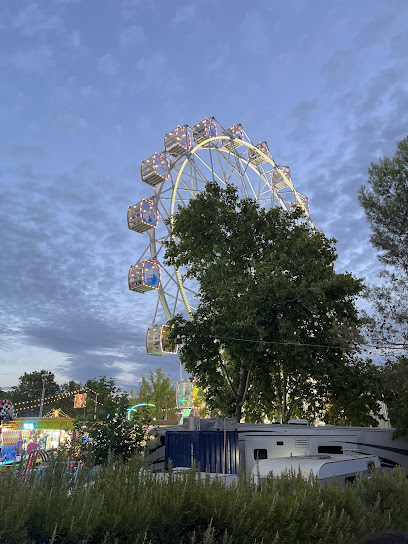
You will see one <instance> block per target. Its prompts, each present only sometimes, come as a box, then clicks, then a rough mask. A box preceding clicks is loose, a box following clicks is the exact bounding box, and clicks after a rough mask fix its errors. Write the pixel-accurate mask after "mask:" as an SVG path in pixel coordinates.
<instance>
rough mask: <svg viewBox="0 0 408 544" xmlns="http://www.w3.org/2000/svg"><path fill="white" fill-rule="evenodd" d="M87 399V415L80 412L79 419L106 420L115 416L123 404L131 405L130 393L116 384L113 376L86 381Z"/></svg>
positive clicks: (81, 420) (84, 420) (85, 420)
mask: <svg viewBox="0 0 408 544" xmlns="http://www.w3.org/2000/svg"><path fill="white" fill-rule="evenodd" d="M84 387H85V388H86V392H87V399H86V409H85V415H83V414H78V417H77V419H78V421H80V422H83V423H85V424H86V423H91V422H93V421H94V420H96V421H106V420H107V419H108V418H109V417H113V416H114V415H115V414H116V413H117V412H118V410H119V408H121V407H122V406H126V408H128V407H129V395H128V393H126V392H124V391H122V390H121V389H120V388H119V387H117V386H116V383H115V380H114V379H113V378H107V377H106V376H101V377H100V378H99V380H98V379H96V378H92V379H90V380H88V381H87V382H86V383H85V386H84Z"/></svg>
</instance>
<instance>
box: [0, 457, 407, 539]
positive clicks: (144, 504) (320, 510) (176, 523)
mask: <svg viewBox="0 0 408 544" xmlns="http://www.w3.org/2000/svg"><path fill="white" fill-rule="evenodd" d="M141 468H142V463H141V461H140V460H138V459H137V458H133V459H131V460H130V462H128V463H122V462H120V461H118V460H117V459H116V460H113V459H110V460H109V462H108V463H107V464H106V465H104V466H103V467H100V469H99V471H96V470H95V468H94V467H92V466H85V467H84V469H83V470H82V471H81V472H80V473H79V476H78V479H77V481H76V482H75V483H72V482H71V483H69V482H68V478H67V476H66V475H65V473H64V460H63V458H62V456H60V458H59V459H57V460H55V461H53V462H52V463H51V465H50V466H49V467H48V469H47V470H46V472H45V474H44V475H43V477H42V478H39V477H38V476H37V475H33V476H32V478H31V481H29V482H27V483H23V480H22V474H21V469H20V471H18V470H5V469H2V470H0V511H1V524H0V542H1V543H7V544H33V543H36V544H39V543H44V544H45V543H47V544H48V543H55V544H57V543H61V544H71V543H72V544H73V543H85V542H86V543H89V544H93V543H98V544H99V543H101V542H106V543H118V544H127V543H132V544H136V543H139V544H142V543H144V544H148V543H151V544H159V543H160V544H165V543H169V544H170V543H171V544H178V543H185V544H193V543H194V544H201V543H202V544H204V543H205V544H215V543H224V544H235V543H236V544H238V543H239V544H252V543H253V544H255V543H257V544H261V543H262V542H263V543H264V544H267V543H268V544H269V543H272V542H273V543H275V544H291V543H294V544H295V543H301V544H308V543H310V544H312V543H313V544H319V543H327V542H330V543H331V544H344V543H345V542H347V543H348V544H353V543H357V542H358V540H359V539H360V538H361V537H363V536H365V535H366V534H368V533H370V532H371V531H374V530H383V529H388V528H393V529H397V528H398V529H401V530H408V516H407V515H406V513H407V504H408V482H407V480H406V478H405V476H404V475H403V474H402V473H401V472H400V471H398V470H395V471H393V472H392V473H388V474H385V475H383V476H381V477H380V476H378V475H376V474H374V475H373V478H372V479H364V480H361V481H356V482H355V483H353V484H351V485H349V486H348V487H347V488H346V489H345V490H344V491H341V490H340V488H339V487H338V486H337V485H333V486H331V487H329V488H322V487H321V486H320V485H319V484H318V483H317V482H316V481H315V480H314V479H310V480H309V481H305V480H303V478H302V476H300V475H299V474H292V475H284V476H282V477H281V478H279V479H278V480H276V481H273V480H271V479H270V480H266V481H265V482H264V483H262V484H261V485H260V486H259V487H256V486H255V485H254V484H252V483H250V482H248V481H245V480H243V481H240V482H239V483H238V486H237V487H235V486H232V487H230V488H227V487H225V486H224V485H223V484H222V483H220V482H214V483H210V482H209V481H208V480H206V478H205V477H204V478H202V479H201V480H198V479H197V477H196V475H195V474H194V473H190V474H185V475H181V476H177V477H176V476H174V474H170V476H169V478H168V481H166V480H163V479H161V478H160V476H156V475H154V474H151V473H145V472H144V471H143V470H140V469H141ZM27 484H28V485H27Z"/></svg>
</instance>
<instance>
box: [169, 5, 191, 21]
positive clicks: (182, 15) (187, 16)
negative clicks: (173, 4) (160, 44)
mask: <svg viewBox="0 0 408 544" xmlns="http://www.w3.org/2000/svg"><path fill="white" fill-rule="evenodd" d="M194 15H195V6H194V5H193V4H192V3H190V4H185V5H183V6H181V7H178V8H177V9H176V13H175V15H174V17H173V18H172V19H171V23H172V24H175V25H179V24H182V23H187V22H188V21H190V20H191V19H192V18H193V17H194Z"/></svg>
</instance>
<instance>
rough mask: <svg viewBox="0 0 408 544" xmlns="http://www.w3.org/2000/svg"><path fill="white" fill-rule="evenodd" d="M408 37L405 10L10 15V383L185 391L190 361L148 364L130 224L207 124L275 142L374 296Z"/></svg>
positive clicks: (5, 269)
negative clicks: (166, 146)
mask: <svg viewBox="0 0 408 544" xmlns="http://www.w3.org/2000/svg"><path fill="white" fill-rule="evenodd" d="M407 28H408V3H407V1H406V0H387V1H386V2H384V1H383V0H359V1H358V2H356V1H355V0H341V1H340V0H337V1H336V0H334V1H332V2H329V1H327V0H289V1H287V2H282V1H277V0H252V1H251V2H244V1H243V0H224V1H222V2H220V1H215V0H206V1H205V2H197V1H193V0H191V1H188V0H42V1H39V0H38V1H37V2H31V1H26V0H9V1H7V0H6V1H3V2H1V3H0V249H1V257H0V388H1V387H11V386H13V385H17V383H18V377H19V376H20V375H21V374H23V373H24V372H32V371H34V370H40V369H43V368H45V369H47V370H50V371H52V372H54V373H55V375H56V379H57V381H58V382H60V383H62V382H64V381H67V380H68V379H75V380H78V381H82V382H84V381H86V380H87V379H88V378H93V377H98V376H101V375H106V376H109V377H110V376H111V377H114V378H115V379H116V380H117V382H118V384H119V385H120V386H121V387H123V388H125V389H135V388H136V387H137V383H138V380H139V379H140V377H141V376H142V375H146V373H147V371H148V369H149V368H151V369H155V368H157V367H159V366H161V367H162V368H163V369H164V370H165V371H166V372H168V373H170V374H171V375H172V376H174V377H175V378H177V376H178V373H179V367H178V359H177V356H170V355H169V356H164V357H149V356H148V355H147V354H146V351H145V334H146V329H147V327H149V326H150V323H151V319H152V312H153V309H152V304H153V303H152V301H153V299H152V297H150V295H152V296H154V295H153V294H151V293H149V294H146V295H140V294H138V293H133V292H130V291H129V290H128V285H127V274H128V269H129V266H130V265H131V264H134V263H135V262H136V261H137V260H138V258H139V256H140V253H141V251H142V250H143V249H144V246H145V245H146V239H145V235H140V234H137V233H134V232H131V231H130V230H128V229H127V224H126V213H127V208H128V206H130V205H132V204H135V203H136V202H138V201H139V200H141V199H142V198H144V197H147V196H150V195H151V192H152V191H151V188H149V187H148V186H147V185H146V184H145V183H143V182H142V181H141V179H140V164H141V162H142V161H143V160H144V159H146V158H147V157H150V156H151V155H152V154H153V153H154V152H156V151H162V149H163V137H164V135H165V134H166V133H168V132H169V131H171V130H172V129H173V128H175V127H176V126H177V125H184V124H188V125H190V126H193V125H195V124H196V123H198V122H200V121H201V120H202V119H204V118H205V117H211V116H214V117H215V118H216V119H217V120H218V121H219V122H220V123H221V125H223V126H230V125H232V124H234V123H241V124H242V125H243V127H244V129H245V130H246V132H247V133H248V135H249V136H250V138H251V140H252V141H254V142H259V141H263V140H267V141H268V144H269V148H270V149H271V152H272V154H273V156H274V158H275V160H276V161H277V163H278V164H287V165H289V166H290V168H291V173H292V178H293V182H294V185H295V187H296V189H297V190H298V191H300V192H301V193H303V194H305V195H307V196H308V198H309V204H310V213H311V217H312V219H313V221H314V222H315V223H316V224H317V225H318V226H319V227H320V228H321V229H322V230H323V232H324V233H325V234H326V235H327V236H328V237H334V238H335V239H336V240H337V241H338V243H337V251H338V261H337V264H336V270H337V271H338V272H344V271H349V272H352V273H353V274H354V275H356V276H357V277H364V278H366V283H375V282H376V281H377V274H378V272H379V270H380V265H379V263H378V261H377V258H376V254H375V251H374V250H373V248H372V247H371V245H370V243H369V236H370V231H369V227H368V225H367V223H366V220H365V216H364V212H363V210H362V209H361V207H360V206H359V203H358V199H357V191H358V188H359V187H360V186H361V185H362V184H364V183H366V181H367V169H368V168H369V166H370V163H371V162H376V161H378V159H379V158H380V157H382V156H386V155H387V156H390V155H393V154H394V152H395V149H396V142H397V141H399V140H401V139H402V138H404V137H405V136H406V135H407V132H408V129H407V127H408V93H407V91H408V63H407V62H406V56H407V51H408V32H407ZM149 297H150V298H149Z"/></svg>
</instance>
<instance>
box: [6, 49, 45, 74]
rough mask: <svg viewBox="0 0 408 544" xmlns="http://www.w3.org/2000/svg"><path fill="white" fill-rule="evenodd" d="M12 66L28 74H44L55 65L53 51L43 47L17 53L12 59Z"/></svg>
mask: <svg viewBox="0 0 408 544" xmlns="http://www.w3.org/2000/svg"><path fill="white" fill-rule="evenodd" d="M10 63H11V64H12V66H14V67H15V68H17V70H21V71H22V72H25V73H26V74H43V73H45V72H46V71H48V70H49V69H50V68H51V67H52V66H54V64H55V59H54V53H53V51H52V50H51V49H50V48H49V47H47V46H45V45H43V46H39V47H36V48H31V49H24V50H21V51H17V52H16V53H14V54H13V55H12V56H11V58H10Z"/></svg>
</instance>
